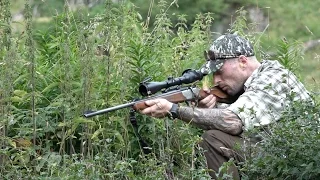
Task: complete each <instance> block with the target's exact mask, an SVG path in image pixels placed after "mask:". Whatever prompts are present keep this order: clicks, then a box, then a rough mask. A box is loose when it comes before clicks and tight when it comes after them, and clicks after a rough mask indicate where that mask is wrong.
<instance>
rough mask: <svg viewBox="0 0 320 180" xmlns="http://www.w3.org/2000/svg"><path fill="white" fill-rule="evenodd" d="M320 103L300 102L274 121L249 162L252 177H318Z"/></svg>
mask: <svg viewBox="0 0 320 180" xmlns="http://www.w3.org/2000/svg"><path fill="white" fill-rule="evenodd" d="M319 117H320V114H319V105H318V104H316V105H313V104H306V103H300V102H297V103H295V104H294V105H293V106H291V107H289V108H288V109H287V110H286V111H285V112H284V113H283V116H282V118H281V119H280V120H279V122H278V123H274V124H272V125H271V126H270V127H269V128H268V130H269V131H268V132H266V133H265V134H264V135H263V136H264V140H263V141H262V142H261V143H259V144H258V145H257V147H255V148H256V151H255V152H257V153H256V155H255V156H254V158H251V159H249V161H248V162H247V163H246V166H245V168H244V169H245V170H246V175H247V177H248V178H249V179H317V178H318V177H319V175H320V171H319V166H320V164H319V162H318V159H319V158H320V157H319V156H320V154H319V151H320V146H319V141H320V136H319V122H320V121H319Z"/></svg>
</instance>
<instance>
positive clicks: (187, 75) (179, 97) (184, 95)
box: [84, 69, 237, 118]
mask: <svg viewBox="0 0 320 180" xmlns="http://www.w3.org/2000/svg"><path fill="white" fill-rule="evenodd" d="M204 75H207V74H206V73H204V72H203V71H202V70H191V69H187V70H185V71H184V72H183V74H182V76H180V77H177V78H168V80H166V81H162V82H148V81H149V79H148V80H145V81H143V82H141V83H140V86H139V92H140V94H141V95H142V96H148V97H147V98H144V99H141V100H136V101H133V102H130V103H126V104H121V105H117V106H114V107H110V108H106V109H102V110H98V111H90V112H87V113H85V114H84V117H86V118H89V117H92V116H96V115H100V114H104V113H108V112H111V111H115V110H119V109H123V108H127V107H133V109H134V110H143V109H145V108H147V107H148V106H146V104H145V101H147V100H151V99H157V98H164V99H166V100H168V101H170V102H172V103H181V102H187V101H196V100H201V99H203V98H205V97H207V96H208V95H209V94H208V93H206V92H205V91H203V90H202V89H200V88H198V87H196V86H192V85H191V86H181V85H182V84H190V83H193V82H195V81H199V80H201V79H202V78H203V76H204ZM163 89H165V90H163ZM161 90H162V94H158V95H153V94H155V93H157V92H158V91H161ZM210 94H213V95H215V96H216V97H217V101H218V102H221V103H229V104H230V103H233V102H234V101H235V100H236V99H237V97H230V96H228V95H227V94H226V93H225V92H223V91H222V90H221V89H220V88H219V87H218V86H214V87H212V88H211V89H210Z"/></svg>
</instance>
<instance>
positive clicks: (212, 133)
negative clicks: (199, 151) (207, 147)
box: [202, 129, 225, 141]
mask: <svg viewBox="0 0 320 180" xmlns="http://www.w3.org/2000/svg"><path fill="white" fill-rule="evenodd" d="M223 134H225V133H223V132H222V131H220V130H216V129H212V130H208V131H205V132H204V133H203V134H202V139H203V140H204V141H212V140H218V139H219V137H221V136H223Z"/></svg>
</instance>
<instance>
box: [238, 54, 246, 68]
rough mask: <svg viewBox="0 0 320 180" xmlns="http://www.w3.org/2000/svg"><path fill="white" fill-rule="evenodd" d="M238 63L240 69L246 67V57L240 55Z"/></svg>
mask: <svg viewBox="0 0 320 180" xmlns="http://www.w3.org/2000/svg"><path fill="white" fill-rule="evenodd" d="M238 61H239V65H240V68H241V69H243V68H245V67H247V63H248V58H247V57H246V56H244V55H240V56H239V58H238Z"/></svg>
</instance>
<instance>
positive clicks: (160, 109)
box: [140, 99, 173, 118]
mask: <svg viewBox="0 0 320 180" xmlns="http://www.w3.org/2000/svg"><path fill="white" fill-rule="evenodd" d="M145 104H146V105H147V106H149V107H147V108H146V109H144V110H142V111H140V113H142V114H146V115H148V116H152V117H156V118H162V117H165V116H166V115H167V114H168V112H169V111H170V109H171V107H172V104H173V103H172V102H169V101H168V100H166V99H153V100H148V101H146V102H145Z"/></svg>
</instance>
